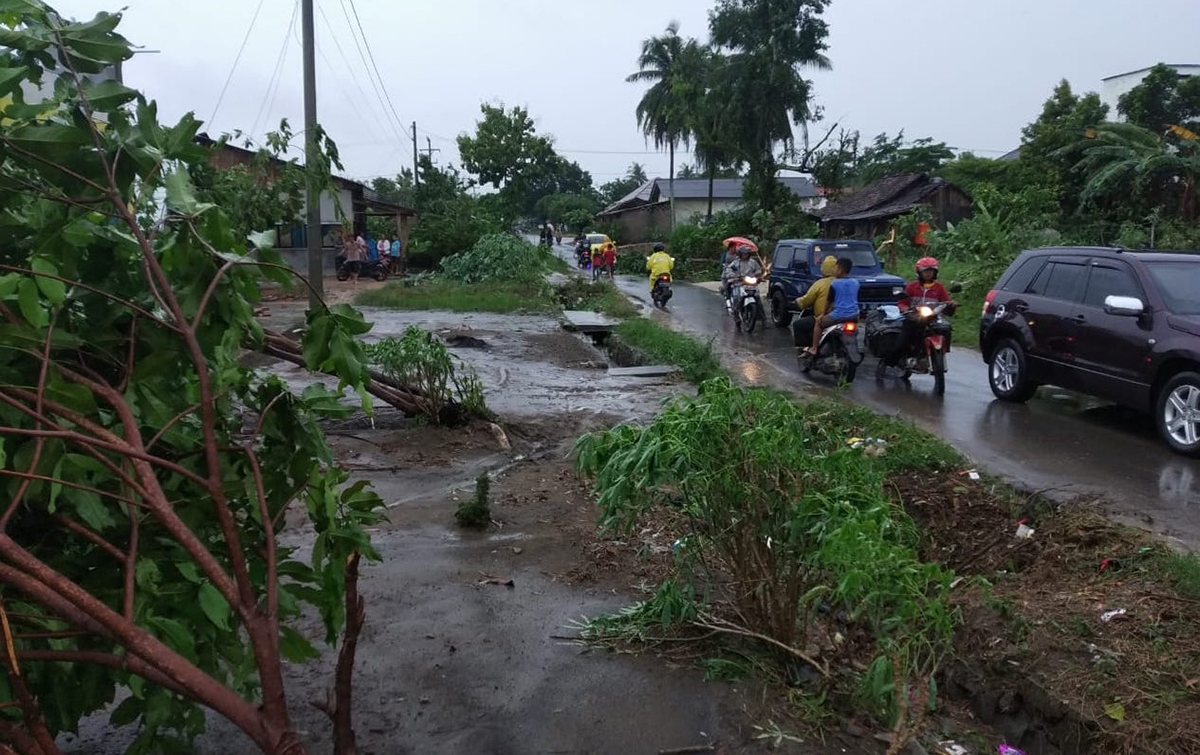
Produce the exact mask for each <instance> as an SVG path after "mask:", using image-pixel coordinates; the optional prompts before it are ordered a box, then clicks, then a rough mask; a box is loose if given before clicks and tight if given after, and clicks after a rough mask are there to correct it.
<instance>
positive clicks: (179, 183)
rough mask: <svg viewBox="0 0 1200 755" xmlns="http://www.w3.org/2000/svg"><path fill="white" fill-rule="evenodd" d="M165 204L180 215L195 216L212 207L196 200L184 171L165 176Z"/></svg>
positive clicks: (193, 190)
mask: <svg viewBox="0 0 1200 755" xmlns="http://www.w3.org/2000/svg"><path fill="white" fill-rule="evenodd" d="M166 186H167V204H168V205H170V207H171V209H173V210H175V211H176V212H178V213H180V214H182V215H189V216H195V215H199V214H201V213H202V212H204V211H205V210H207V209H209V208H211V207H212V205H210V204H202V203H201V202H200V201H198V200H197V199H196V190H195V188H194V187H193V186H192V179H191V176H189V175H188V173H187V171H185V170H177V171H175V172H174V173H171V174H170V175H168V176H167V180H166Z"/></svg>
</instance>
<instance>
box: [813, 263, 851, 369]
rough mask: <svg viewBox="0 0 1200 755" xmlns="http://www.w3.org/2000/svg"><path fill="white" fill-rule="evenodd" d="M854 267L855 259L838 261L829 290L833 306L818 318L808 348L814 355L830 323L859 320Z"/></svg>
mask: <svg viewBox="0 0 1200 755" xmlns="http://www.w3.org/2000/svg"><path fill="white" fill-rule="evenodd" d="M852 269H854V260H852V259H850V258H849V257H842V258H841V259H840V260H838V261H837V271H836V272H835V273H834V278H833V282H832V283H830V284H829V292H830V294H832V296H833V308H832V309H830V310H829V314H827V315H822V316H821V317H818V318H817V322H816V325H814V326H813V343H812V347H811V348H809V349H808V353H809V354H810V355H812V356H816V355H817V351H818V350H819V348H820V346H821V331H822V330H824V329H825V328H828V327H829V326H830V325H837V324H838V323H843V322H852V321H857V320H858V279H856V278H851V277H850V271H851V270H852Z"/></svg>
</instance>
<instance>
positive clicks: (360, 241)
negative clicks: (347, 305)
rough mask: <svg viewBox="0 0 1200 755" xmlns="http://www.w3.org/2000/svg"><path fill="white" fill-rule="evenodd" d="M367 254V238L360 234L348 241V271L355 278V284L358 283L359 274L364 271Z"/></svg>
mask: <svg viewBox="0 0 1200 755" xmlns="http://www.w3.org/2000/svg"><path fill="white" fill-rule="evenodd" d="M366 256H367V242H366V239H364V238H363V237H362V234H359V235H358V236H356V237H355V239H354V241H353V242H349V241H347V243H346V273H347V274H349V276H350V277H351V278H352V279H353V280H354V285H356V286H357V285H358V276H359V274H361V273H362V263H363V260H364V259H366Z"/></svg>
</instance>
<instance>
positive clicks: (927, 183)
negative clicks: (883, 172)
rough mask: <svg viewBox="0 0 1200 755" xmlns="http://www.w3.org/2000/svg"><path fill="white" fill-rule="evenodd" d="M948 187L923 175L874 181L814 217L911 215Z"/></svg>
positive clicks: (942, 182) (889, 177)
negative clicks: (908, 213) (931, 197)
mask: <svg viewBox="0 0 1200 755" xmlns="http://www.w3.org/2000/svg"><path fill="white" fill-rule="evenodd" d="M950 186H952V184H950V182H948V181H947V180H946V179H944V178H936V177H930V176H927V175H925V174H924V173H897V174H896V175H893V176H884V177H883V178H880V179H877V180H875V181H873V182H871V183H870V184H867V185H866V186H864V187H863V188H861V189H859V190H858V191H856V192H854V193H853V194H851V195H850V196H848V197H846V198H845V199H843V200H842V201H840V202H837V203H835V204H831V205H829V206H828V207H825V208H824V209H822V210H818V211H817V212H815V213H814V214H815V215H816V216H817V217H819V218H820V219H821V220H823V221H827V222H828V221H835V220H841V221H854V220H873V219H876V218H890V217H895V216H896V215H903V214H905V213H907V212H911V211H912V210H914V209H916V208H917V207H918V206H920V205H922V204H924V203H925V200H926V199H928V198H929V197H930V196H932V195H934V194H936V193H937V192H938V191H940V190H942V189H944V188H946V187H950Z"/></svg>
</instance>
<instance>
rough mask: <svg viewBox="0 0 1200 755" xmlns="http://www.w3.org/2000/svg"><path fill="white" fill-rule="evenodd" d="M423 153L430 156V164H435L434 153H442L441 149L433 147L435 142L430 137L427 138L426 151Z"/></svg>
mask: <svg viewBox="0 0 1200 755" xmlns="http://www.w3.org/2000/svg"><path fill="white" fill-rule="evenodd" d="M422 151H423V152H424V153H425V154H426V155H428V157H429V162H431V163H432V162H433V153H434V152H441V150H440V149H437V148H435V147H434V146H433V140H432V139H430V138H429V137H428V136H427V137H425V149H424V150H422Z"/></svg>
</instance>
